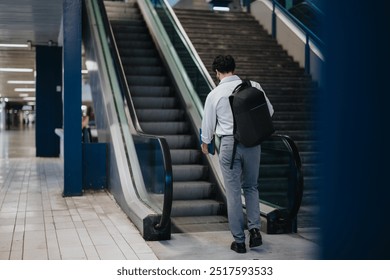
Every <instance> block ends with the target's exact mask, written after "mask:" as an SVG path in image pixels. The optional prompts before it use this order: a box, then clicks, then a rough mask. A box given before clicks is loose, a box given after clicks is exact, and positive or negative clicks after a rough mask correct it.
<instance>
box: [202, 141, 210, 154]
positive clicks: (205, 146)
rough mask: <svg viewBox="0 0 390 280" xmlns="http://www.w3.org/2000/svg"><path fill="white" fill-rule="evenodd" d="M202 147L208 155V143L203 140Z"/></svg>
mask: <svg viewBox="0 0 390 280" xmlns="http://www.w3.org/2000/svg"><path fill="white" fill-rule="evenodd" d="M201 148H202V152H203V153H204V154H205V155H208V154H209V149H208V145H207V144H206V143H203V142H202V145H201Z"/></svg>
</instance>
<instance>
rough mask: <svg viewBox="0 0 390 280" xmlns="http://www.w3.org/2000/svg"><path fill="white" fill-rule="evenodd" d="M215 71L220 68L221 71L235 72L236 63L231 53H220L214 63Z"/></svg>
mask: <svg viewBox="0 0 390 280" xmlns="http://www.w3.org/2000/svg"><path fill="white" fill-rule="evenodd" d="M212 69H213V72H215V71H216V70H218V71H219V72H221V73H229V72H234V69H236V63H235V62H234V58H233V57H232V56H231V55H218V56H217V57H216V58H215V59H214V62H213V65H212Z"/></svg>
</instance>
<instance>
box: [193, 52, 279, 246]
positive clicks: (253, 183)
mask: <svg viewBox="0 0 390 280" xmlns="http://www.w3.org/2000/svg"><path fill="white" fill-rule="evenodd" d="M212 70H213V72H215V73H216V75H217V79H218V80H219V81H220V83H219V84H218V86H217V87H216V88H215V89H213V90H212V91H211V92H210V93H209V95H208V96H207V98H206V102H205V106H204V117H203V121H202V136H201V137H202V144H201V148H202V152H203V153H204V154H208V144H209V143H211V141H212V139H213V137H214V133H215V134H216V135H218V136H219V137H220V138H221V146H220V150H219V161H220V166H221V170H222V175H223V178H224V184H225V188H226V198H227V209H228V220H229V227H230V231H231V233H232V235H233V238H234V241H233V242H232V244H231V247H230V248H231V249H232V250H233V251H235V252H237V253H246V245H245V232H244V227H245V224H244V214H243V207H242V200H241V189H242V190H243V194H244V198H245V204H246V214H247V223H248V224H247V227H248V229H249V235H250V237H249V247H250V248H252V247H257V246H260V245H262V237H261V234H260V206H259V193H258V183H257V182H258V181H257V180H258V176H259V165H260V154H261V146H260V145H256V146H254V147H249V148H248V147H245V146H244V145H242V144H240V143H238V144H237V145H236V150H235V153H234V159H233V158H232V155H233V147H234V145H235V144H234V137H233V114H232V110H231V107H230V103H229V96H230V95H231V94H232V92H233V90H234V89H235V88H236V87H237V86H238V85H239V84H241V83H242V80H241V79H240V78H239V77H238V76H237V75H235V74H234V70H235V61H234V58H233V57H232V56H230V55H226V56H222V55H219V56H217V57H216V58H215V59H214V62H213V64H212ZM251 84H252V86H254V87H256V88H258V89H260V90H261V91H262V92H264V91H263V90H262V88H261V86H260V84H259V83H257V82H253V81H251ZM264 95H265V94H264ZM266 101H267V105H268V110H269V112H270V115H271V116H272V114H273V112H274V111H273V107H272V105H271V103H270V102H269V100H268V98H266ZM232 161H233V162H232Z"/></svg>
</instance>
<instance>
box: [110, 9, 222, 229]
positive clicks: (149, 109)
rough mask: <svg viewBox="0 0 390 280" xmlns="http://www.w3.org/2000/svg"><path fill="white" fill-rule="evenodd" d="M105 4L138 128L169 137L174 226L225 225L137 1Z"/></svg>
mask: <svg viewBox="0 0 390 280" xmlns="http://www.w3.org/2000/svg"><path fill="white" fill-rule="evenodd" d="M105 8H106V10H107V14H108V18H109V20H110V24H111V27H112V30H113V35H114V37H115V42H116V45H117V48H118V51H119V54H120V59H121V61H122V65H123V69H124V72H125V75H126V79H127V84H128V86H129V90H130V93H131V97H132V101H133V104H134V108H135V111H136V115H137V118H138V121H139V125H140V128H141V129H142V131H143V132H144V133H147V134H151V135H160V136H163V137H164V138H165V139H166V140H167V142H168V146H169V150H170V154H171V158H172V170H173V190H174V191H173V204H172V215H171V217H172V226H173V228H172V229H173V232H186V231H210V230H227V218H226V207H225V204H224V202H223V199H222V197H221V195H219V194H218V190H217V186H216V184H217V183H216V181H215V179H214V178H213V175H212V174H211V171H210V168H209V166H208V165H207V163H206V162H205V160H204V159H203V155H202V153H201V151H200V149H199V147H200V144H199V140H198V136H197V134H196V132H195V128H194V127H193V125H192V124H191V121H190V119H189V118H188V116H187V112H186V110H185V108H184V105H183V103H182V101H181V100H180V96H179V94H178V92H177V89H176V88H175V86H174V84H173V83H172V81H171V79H170V76H169V71H168V70H167V69H166V66H165V65H164V63H163V60H162V59H161V58H160V55H159V52H158V50H157V48H156V46H155V45H154V42H153V39H152V36H151V35H150V34H149V31H148V28H147V26H146V23H145V21H144V19H143V17H142V15H141V12H140V10H139V8H138V5H137V4H136V3H135V1H134V2H133V3H132V2H130V3H120V2H110V1H105ZM145 180H147V178H145ZM146 185H153V184H152V182H149V184H148V182H146ZM155 193H156V194H155V196H156V197H155V199H156V200H159V199H162V196H161V195H160V197H158V196H159V195H158V191H156V192H155Z"/></svg>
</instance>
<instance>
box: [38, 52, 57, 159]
mask: <svg viewBox="0 0 390 280" xmlns="http://www.w3.org/2000/svg"><path fill="white" fill-rule="evenodd" d="M36 71H37V76H36V126H35V143H36V144H35V145H36V156H37V157H58V156H59V154H60V139H59V137H58V135H57V134H55V132H54V129H56V128H61V127H62V91H61V88H62V48H60V47H47V46H37V47H36ZM58 86H59V87H60V88H59V90H58V89H57V87H58Z"/></svg>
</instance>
